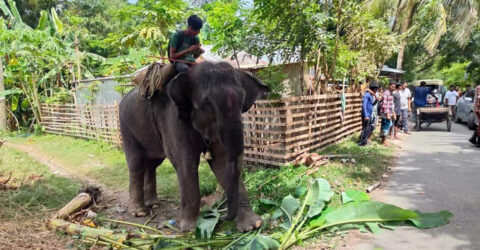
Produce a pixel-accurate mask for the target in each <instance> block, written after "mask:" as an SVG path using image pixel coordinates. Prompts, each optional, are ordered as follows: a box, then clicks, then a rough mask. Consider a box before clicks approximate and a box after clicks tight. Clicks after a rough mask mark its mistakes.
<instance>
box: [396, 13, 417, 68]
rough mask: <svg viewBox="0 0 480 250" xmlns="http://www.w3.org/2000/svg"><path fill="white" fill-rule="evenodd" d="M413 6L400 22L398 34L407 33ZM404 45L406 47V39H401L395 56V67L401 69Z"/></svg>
mask: <svg viewBox="0 0 480 250" xmlns="http://www.w3.org/2000/svg"><path fill="white" fill-rule="evenodd" d="M415 9H416V8H415V7H413V8H411V9H409V10H408V11H409V12H408V13H407V16H406V17H405V19H404V20H403V22H402V24H401V25H402V27H400V35H403V34H405V33H407V31H408V29H409V28H410V24H411V23H412V17H413V13H414V12H415ZM405 47H407V41H406V40H405V41H403V42H402V43H401V44H400V50H399V51H398V56H397V69H403V58H404V56H405Z"/></svg>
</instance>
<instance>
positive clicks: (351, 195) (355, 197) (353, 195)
mask: <svg viewBox="0 0 480 250" xmlns="http://www.w3.org/2000/svg"><path fill="white" fill-rule="evenodd" d="M369 200H370V196H368V194H366V193H365V192H361V191H356V190H350V191H346V192H342V203H343V204H346V203H349V202H358V201H369Z"/></svg>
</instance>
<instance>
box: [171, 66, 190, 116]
mask: <svg viewBox="0 0 480 250" xmlns="http://www.w3.org/2000/svg"><path fill="white" fill-rule="evenodd" d="M190 93H191V91H190V82H189V77H188V73H179V74H178V75H177V76H175V77H174V78H173V79H172V80H171V81H170V83H169V84H168V87H167V94H168V96H169V97H170V99H171V100H172V101H173V102H174V103H175V106H177V108H178V113H179V116H180V118H181V119H182V120H185V119H188V117H190V115H189V114H190V112H191V111H192V103H191V101H190V99H191V98H190Z"/></svg>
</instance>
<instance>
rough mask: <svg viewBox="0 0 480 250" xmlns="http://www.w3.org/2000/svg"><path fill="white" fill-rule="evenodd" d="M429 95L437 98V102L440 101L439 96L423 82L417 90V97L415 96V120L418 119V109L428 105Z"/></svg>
mask: <svg viewBox="0 0 480 250" xmlns="http://www.w3.org/2000/svg"><path fill="white" fill-rule="evenodd" d="M428 94H431V95H432V96H433V97H434V98H435V100H437V101H438V98H437V96H436V95H434V94H432V90H431V89H430V88H429V87H427V83H426V82H425V81H421V82H420V87H416V88H415V95H414V104H415V108H414V110H413V117H414V119H416V116H417V108H422V107H425V106H426V105H427V96H428ZM416 126H417V125H415V127H416Z"/></svg>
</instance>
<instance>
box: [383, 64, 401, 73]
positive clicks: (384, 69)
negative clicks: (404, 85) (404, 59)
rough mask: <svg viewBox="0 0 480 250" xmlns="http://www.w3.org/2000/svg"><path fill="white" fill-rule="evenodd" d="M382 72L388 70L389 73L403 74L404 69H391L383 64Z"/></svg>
mask: <svg viewBox="0 0 480 250" xmlns="http://www.w3.org/2000/svg"><path fill="white" fill-rule="evenodd" d="M381 71H383V72H389V73H397V74H404V73H405V71H404V70H401V69H393V68H390V67H388V66H387V65H383V67H382V70H381Z"/></svg>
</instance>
